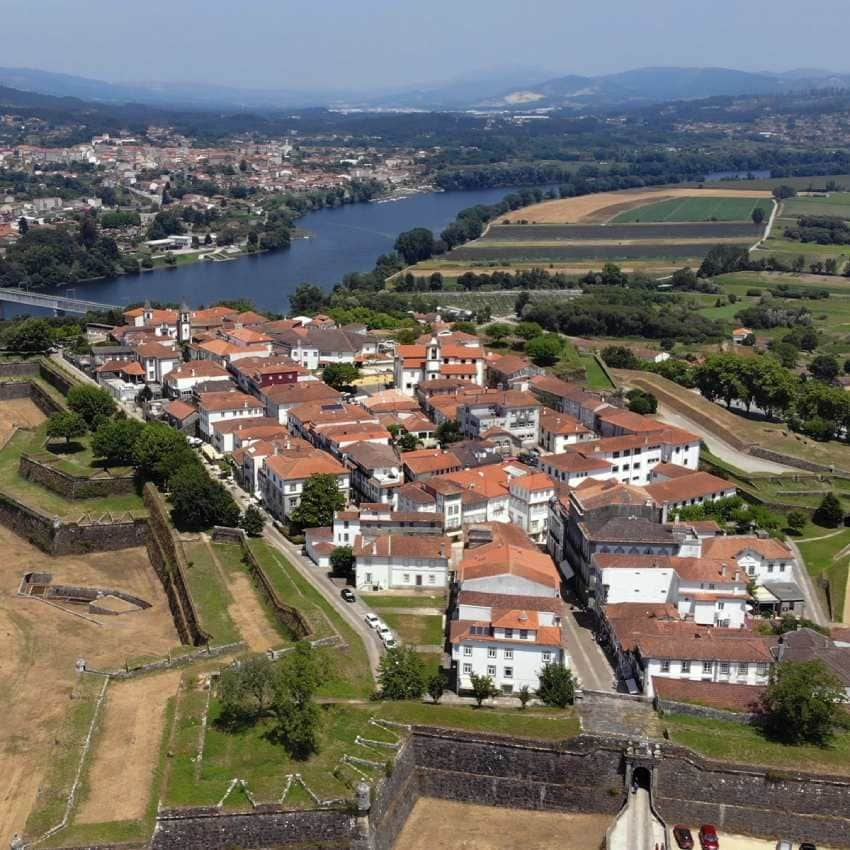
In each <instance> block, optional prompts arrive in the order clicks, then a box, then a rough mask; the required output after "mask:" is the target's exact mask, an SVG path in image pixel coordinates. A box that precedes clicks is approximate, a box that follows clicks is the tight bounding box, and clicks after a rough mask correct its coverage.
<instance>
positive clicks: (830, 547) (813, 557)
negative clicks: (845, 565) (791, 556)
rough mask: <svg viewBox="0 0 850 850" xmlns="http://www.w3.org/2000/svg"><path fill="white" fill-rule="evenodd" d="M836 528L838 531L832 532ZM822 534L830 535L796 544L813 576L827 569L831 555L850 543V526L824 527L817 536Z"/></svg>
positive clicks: (831, 561)
mask: <svg viewBox="0 0 850 850" xmlns="http://www.w3.org/2000/svg"><path fill="white" fill-rule="evenodd" d="M836 530H837V531H838V533H837V534H832V532H833V531H836ZM823 534H829V535H831V536H830V537H825V538H824V539H823V540H814V541H812V542H811V543H798V544H797V545H798V546H799V548H800V553H801V554H802V556H803V558H804V559H805V561H806V569H807V570H808V571H809V573H810V574H811V575H813V576H816V575H818V574H819V573H821V572H823V571H824V570H826V569H829V568H830V567H831V566H832V564H833V560H832V559H833V556H834V555H835V554H836V553H837V552H839V551H840V550H841V549H843V548H844V547H845V546H847V545H850V528H843V529H840V530H838V529H829V528H824V529H822V530H820V532H819V535H818V536H820V535H823ZM813 536H814V535H813Z"/></svg>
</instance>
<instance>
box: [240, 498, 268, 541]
mask: <svg viewBox="0 0 850 850" xmlns="http://www.w3.org/2000/svg"><path fill="white" fill-rule="evenodd" d="M265 524H266V520H265V517H264V516H263V515H262V514H261V513H260V511H259V510H257V508H255V507H254V506H253V505H249V506H248V509H247V510H246V511H245V513H244V514H242V518H241V519H240V520H239V527H240V528H241V529H242V530H243V531H244V532H245V533H246V534H248V535H250V536H251V537H259V536H260V535H262V533H263V527H264V526H265Z"/></svg>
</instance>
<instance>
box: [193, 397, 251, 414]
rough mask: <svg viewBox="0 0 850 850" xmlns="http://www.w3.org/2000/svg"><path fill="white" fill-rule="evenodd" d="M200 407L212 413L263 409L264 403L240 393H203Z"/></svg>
mask: <svg viewBox="0 0 850 850" xmlns="http://www.w3.org/2000/svg"><path fill="white" fill-rule="evenodd" d="M199 401H200V407H201V408H202V409H204V410H208V411H211V412H221V411H223V410H251V409H259V410H262V409H263V403H262V402H261V401H259V400H258V399H256V398H254V396H252V395H246V394H245V393H240V392H214V393H201V395H200V398H199Z"/></svg>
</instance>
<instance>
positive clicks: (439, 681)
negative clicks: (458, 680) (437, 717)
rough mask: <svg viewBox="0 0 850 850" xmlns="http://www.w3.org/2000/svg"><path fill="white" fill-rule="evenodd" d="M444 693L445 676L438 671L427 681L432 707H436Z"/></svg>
mask: <svg viewBox="0 0 850 850" xmlns="http://www.w3.org/2000/svg"><path fill="white" fill-rule="evenodd" d="M445 692H446V674H445V673H444V672H443V671H442V669H440V670H437V672H436V673H434V674H433V675H432V676H431V678H430V679H428V696H429V697H431V699H432V700H433V701H434V705H436V704H437V703H438V702H439V701H440V700H441V699H442V696H443V694H444V693H445Z"/></svg>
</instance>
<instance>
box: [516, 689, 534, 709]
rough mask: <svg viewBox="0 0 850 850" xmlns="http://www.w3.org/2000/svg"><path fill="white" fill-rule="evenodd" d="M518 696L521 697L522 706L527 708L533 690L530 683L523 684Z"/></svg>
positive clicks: (520, 703)
mask: <svg viewBox="0 0 850 850" xmlns="http://www.w3.org/2000/svg"><path fill="white" fill-rule="evenodd" d="M517 698H518V699H519V705H520V708H525V707H526V706H527V705H528V701H529V700H530V699H531V691H530V690H529V689H528V685H523V686H522V687H521V688H520V689H519V693H518V694H517Z"/></svg>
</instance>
